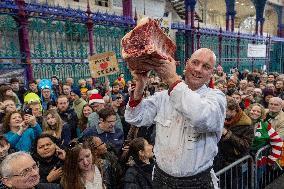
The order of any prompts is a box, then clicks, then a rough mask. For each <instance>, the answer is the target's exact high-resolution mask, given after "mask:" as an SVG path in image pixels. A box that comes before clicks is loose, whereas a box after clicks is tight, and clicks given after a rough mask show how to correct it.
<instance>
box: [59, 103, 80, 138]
mask: <svg viewBox="0 0 284 189" xmlns="http://www.w3.org/2000/svg"><path fill="white" fill-rule="evenodd" d="M59 115H60V117H61V119H62V120H63V121H64V122H66V123H68V124H69V126H70V130H71V139H73V138H76V137H77V133H76V128H77V125H78V121H79V120H78V117H77V114H76V112H75V111H74V109H71V108H68V109H67V110H66V111H65V112H59Z"/></svg>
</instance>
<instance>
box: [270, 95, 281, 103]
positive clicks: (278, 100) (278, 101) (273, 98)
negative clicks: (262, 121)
mask: <svg viewBox="0 0 284 189" xmlns="http://www.w3.org/2000/svg"><path fill="white" fill-rule="evenodd" d="M270 101H276V102H277V103H279V104H282V99H281V98H279V97H272V98H271V99H269V102H270Z"/></svg>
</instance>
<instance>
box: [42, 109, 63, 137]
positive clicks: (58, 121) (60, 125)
mask: <svg viewBox="0 0 284 189" xmlns="http://www.w3.org/2000/svg"><path fill="white" fill-rule="evenodd" d="M49 114H51V115H52V117H54V118H55V119H56V123H55V131H54V130H53V129H51V128H50V126H49V125H48V123H47V116H48V115H49ZM42 126H43V132H45V133H49V134H51V135H54V133H55V135H56V137H57V138H61V132H62V128H63V120H62V119H61V117H60V116H59V114H58V113H57V111H56V110H48V111H47V112H46V113H45V114H44V119H43V124H42Z"/></svg>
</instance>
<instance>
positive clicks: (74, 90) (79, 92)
mask: <svg viewBox="0 0 284 189" xmlns="http://www.w3.org/2000/svg"><path fill="white" fill-rule="evenodd" d="M71 92H72V93H74V94H76V95H78V96H79V97H80V98H81V91H80V90H79V89H72V91H71Z"/></svg>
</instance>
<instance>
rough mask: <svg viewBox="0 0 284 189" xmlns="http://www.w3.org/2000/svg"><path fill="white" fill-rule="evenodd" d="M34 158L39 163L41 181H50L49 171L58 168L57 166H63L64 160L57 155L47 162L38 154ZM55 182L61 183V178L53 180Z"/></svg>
mask: <svg viewBox="0 0 284 189" xmlns="http://www.w3.org/2000/svg"><path fill="white" fill-rule="evenodd" d="M33 158H34V159H35V161H36V162H37V163H38V165H39V175H40V183H48V181H47V176H48V174H49V172H50V171H51V170H52V169H53V168H54V167H56V169H57V168H60V167H62V166H63V161H62V160H61V159H59V158H58V157H56V156H53V158H52V160H51V161H50V162H47V161H46V160H44V159H42V158H38V157H37V155H35V156H34V157H33ZM53 183H58V184H59V183H60V179H57V180H55V181H53Z"/></svg>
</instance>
